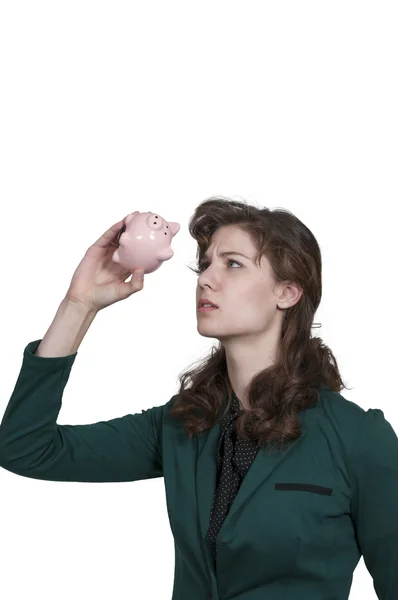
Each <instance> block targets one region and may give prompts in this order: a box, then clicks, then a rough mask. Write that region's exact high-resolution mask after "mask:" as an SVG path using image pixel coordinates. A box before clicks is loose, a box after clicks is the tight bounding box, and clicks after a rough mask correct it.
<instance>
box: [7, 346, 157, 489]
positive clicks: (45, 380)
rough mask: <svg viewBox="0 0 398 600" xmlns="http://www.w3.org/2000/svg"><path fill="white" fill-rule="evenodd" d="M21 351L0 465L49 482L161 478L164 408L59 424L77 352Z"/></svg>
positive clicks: (29, 348) (9, 405)
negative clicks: (40, 353) (44, 353)
mask: <svg viewBox="0 0 398 600" xmlns="http://www.w3.org/2000/svg"><path fill="white" fill-rule="evenodd" d="M40 341H41V340H35V341H34V342H30V343H29V344H28V345H27V346H26V347H25V350H24V353H23V361H22V366H21V370H20V373H19V376H18V379H17V382H16V384H15V388H14V391H13V393H12V395H11V398H10V400H9V402H8V405H7V407H6V410H5V413H4V416H3V419H2V422H1V424H0V466H1V467H3V468H4V469H7V470H8V471H11V472H12V473H16V474H18V475H22V476H25V477H31V478H33V479H46V480H50V481H85V482H87V481H88V482H110V481H136V480H140V479H151V478H154V477H161V476H162V475H163V469H162V451H161V438H162V420H163V411H164V408H165V406H167V405H163V406H156V407H153V408H150V409H148V410H142V412H141V413H136V414H127V415H125V416H123V417H118V418H115V419H111V420H109V421H99V422H97V423H93V424H89V425H58V424H57V422H56V421H57V418H58V414H59V411H60V409H61V405H62V395H63V391H64V388H65V386H66V384H67V381H68V378H69V375H70V372H71V369H72V365H73V363H74V361H75V358H76V355H77V352H76V353H75V354H71V355H68V356H61V357H41V356H37V355H35V354H34V352H35V350H36V348H37V347H38V345H39V343H40Z"/></svg>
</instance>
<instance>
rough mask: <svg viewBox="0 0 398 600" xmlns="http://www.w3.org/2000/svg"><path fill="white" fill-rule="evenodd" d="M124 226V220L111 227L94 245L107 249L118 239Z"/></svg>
mask: <svg viewBox="0 0 398 600" xmlns="http://www.w3.org/2000/svg"><path fill="white" fill-rule="evenodd" d="M123 225H124V219H122V220H121V221H118V222H117V223H115V224H114V225H112V227H110V228H109V229H108V230H107V231H105V233H104V234H103V235H101V237H100V238H98V240H97V241H96V242H95V243H94V244H93V246H95V247H96V248H106V247H107V246H109V244H110V242H111V241H112V240H114V239H115V238H116V236H117V235H118V233H119V231H120V229H121V228H122V227H123Z"/></svg>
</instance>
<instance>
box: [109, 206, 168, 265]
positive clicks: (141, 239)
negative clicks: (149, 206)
mask: <svg viewBox="0 0 398 600" xmlns="http://www.w3.org/2000/svg"><path fill="white" fill-rule="evenodd" d="M124 222H125V225H124V227H123V229H122V231H121V233H120V235H119V247H118V248H117V249H116V250H115V252H114V253H113V255H112V260H113V262H115V263H119V264H120V265H121V266H122V267H124V268H126V269H127V270H128V271H131V272H133V271H134V270H135V269H136V268H137V267H143V268H144V269H145V273H153V271H156V270H157V269H158V268H159V267H160V265H161V264H162V262H163V261H165V260H169V259H170V258H171V257H172V256H173V254H174V251H173V250H172V249H171V246H170V244H171V240H172V239H173V237H174V236H175V234H176V233H178V231H179V229H180V225H179V223H174V222H173V221H166V220H165V219H163V218H162V217H161V216H160V215H158V214H156V213H153V212H145V213H140V211H139V210H136V211H135V212H133V213H131V214H130V215H128V216H127V217H126V218H125V219H124Z"/></svg>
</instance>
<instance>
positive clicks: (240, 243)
mask: <svg viewBox="0 0 398 600" xmlns="http://www.w3.org/2000/svg"><path fill="white" fill-rule="evenodd" d="M227 246H228V248H227ZM215 248H217V249H220V250H221V251H222V250H236V251H237V252H239V251H241V252H245V253H249V254H252V255H253V254H254V253H255V252H256V251H257V248H256V246H255V245H254V243H253V241H252V239H251V237H250V235H249V234H248V233H247V231H243V229H241V228H240V227H239V226H238V225H223V226H222V227H220V228H219V229H217V231H215V232H214V233H213V235H212V236H211V240H210V245H209V247H208V249H207V253H210V252H212V251H213V250H214V249H215Z"/></svg>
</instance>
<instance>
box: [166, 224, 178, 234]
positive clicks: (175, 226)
mask: <svg viewBox="0 0 398 600" xmlns="http://www.w3.org/2000/svg"><path fill="white" fill-rule="evenodd" d="M167 223H168V225H169V227H170V230H171V235H172V236H173V237H174V236H175V234H176V233H178V232H179V231H180V224H179V223H176V222H175V221H168V222H167Z"/></svg>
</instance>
